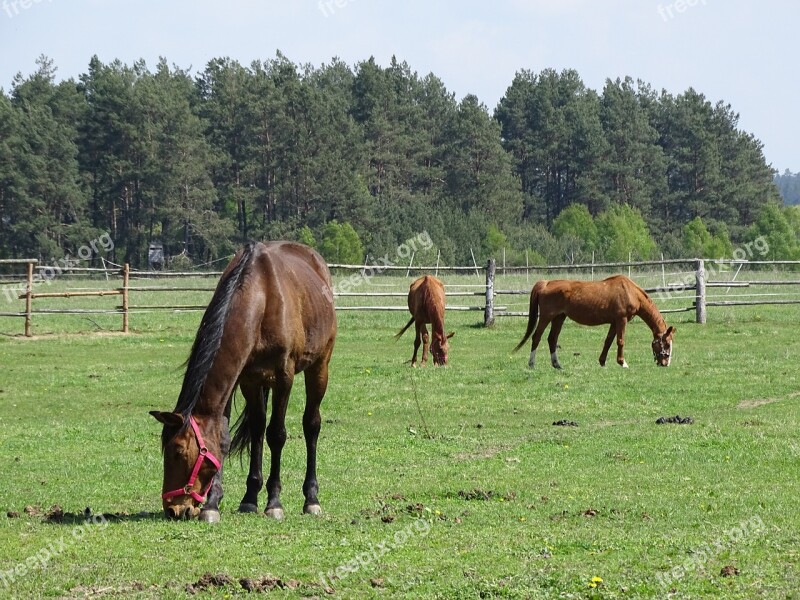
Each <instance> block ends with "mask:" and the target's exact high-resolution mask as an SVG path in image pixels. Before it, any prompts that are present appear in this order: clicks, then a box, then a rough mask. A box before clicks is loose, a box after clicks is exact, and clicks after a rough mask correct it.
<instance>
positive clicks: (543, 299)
mask: <svg viewBox="0 0 800 600" xmlns="http://www.w3.org/2000/svg"><path fill="white" fill-rule="evenodd" d="M639 292H641V288H639V287H638V286H637V285H636V284H635V283H633V282H632V281H631V280H630V279H628V278H627V277H625V276H623V275H615V276H612V277H608V278H606V279H604V280H602V281H576V280H568V279H560V280H552V281H546V282H543V285H542V286H541V288H540V290H539V307H540V310H541V311H542V313H543V314H546V313H549V314H551V315H553V316H555V315H558V314H565V315H566V316H567V317H569V318H570V319H572V320H573V321H575V322H577V323H580V324H582V325H602V324H605V323H611V322H613V321H614V320H616V319H619V318H622V317H625V318H627V319H630V318H631V317H633V316H634V315H635V314H636V312H637V311H638V310H639V305H640V296H639Z"/></svg>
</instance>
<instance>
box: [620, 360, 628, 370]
mask: <svg viewBox="0 0 800 600" xmlns="http://www.w3.org/2000/svg"><path fill="white" fill-rule="evenodd" d="M621 366H622V368H623V369H627V368H628V363H626V362H625V361H622V365H621Z"/></svg>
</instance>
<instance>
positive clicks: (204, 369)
mask: <svg viewBox="0 0 800 600" xmlns="http://www.w3.org/2000/svg"><path fill="white" fill-rule="evenodd" d="M254 250H255V242H250V243H249V244H247V245H246V246H245V247H244V249H243V250H242V254H241V256H240V257H239V262H238V263H237V264H236V265H235V266H234V267H233V269H231V270H230V272H229V273H228V274H227V275H226V276H224V277H223V279H221V280H220V282H219V284H217V289H216V290H215V291H214V297H213V298H212V299H211V303H210V304H209V305H208V307H207V308H206V312H205V313H204V314H203V320H202V321H201V322H200V327H199V328H198V330H197V336H196V337H195V339H194V344H192V351H191V353H190V354H189V358H188V360H187V361H186V373H185V375H184V376H183V385H182V386H181V393H180V394H179V395H178V403H177V404H176V405H175V410H174V412H176V413H181V414H182V415H183V417H184V425H188V422H189V416H190V415H191V414H192V412H193V411H194V409H195V407H196V406H197V403H198V401H199V400H200V394H201V392H202V391H203V386H204V385H205V383H206V378H207V377H208V372H209V371H210V370H211V365H212V364H213V363H214V359H215V358H216V356H217V352H218V351H219V347H220V343H221V342H222V332H223V330H224V328H225V322H226V321H227V320H228V313H229V312H230V306H231V300H232V299H233V297H234V296H235V295H236V292H237V291H238V290H239V288H240V287H241V284H242V282H243V281H244V279H245V276H246V275H247V273H248V267H249V265H250V263H251V262H252V259H253V253H254Z"/></svg>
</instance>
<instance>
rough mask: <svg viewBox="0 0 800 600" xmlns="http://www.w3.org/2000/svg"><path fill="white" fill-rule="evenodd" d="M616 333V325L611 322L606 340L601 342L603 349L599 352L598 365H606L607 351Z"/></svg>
mask: <svg viewBox="0 0 800 600" xmlns="http://www.w3.org/2000/svg"><path fill="white" fill-rule="evenodd" d="M615 335H617V325H616V324H615V323H612V324H611V326H610V327H609V328H608V335H607V336H606V341H605V342H603V351H602V352H601V353H600V366H601V367H605V366H606V359H607V358H608V351H609V350H610V349H611V342H613V341H614V336H615Z"/></svg>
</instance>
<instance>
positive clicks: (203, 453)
mask: <svg viewBox="0 0 800 600" xmlns="http://www.w3.org/2000/svg"><path fill="white" fill-rule="evenodd" d="M189 423H190V424H191V426H192V429H193V430H194V435H195V436H196V437H197V445H198V446H199V447H200V454H198V455H197V460H196V461H195V463H194V469H192V474H191V475H189V482H188V483H187V484H186V485H185V486H183V487H182V488H178V489H177V490H172V491H171V492H164V493H163V494H161V497H162V498H163V499H164V500H167V499H168V498H174V497H175V496H191V497H192V498H194V499H195V500H196V501H197V502H199V503H200V504H203V503H204V502H205V501H206V496H207V495H208V490H210V489H211V484H212V483H214V479H213V478H212V479H211V481H209V482H208V485H207V486H206V489H205V490H203V495H202V496H201V495H200V494H198V493H197V492H195V491H194V490H192V488H193V487H194V482H195V481H196V480H197V474H198V473H199V472H200V467H201V466H202V464H203V461H204V460H205V459H208V460H209V461H211V464H213V465H214V466H215V467H216V468H217V471H219V470H220V469H221V468H222V464H221V463H220V461H219V460H218V459H217V457H216V456H214V455H213V454H211V452H209V451H208V448H206V443H205V442H204V441H203V436H202V435H200V428H199V427H198V426H197V421H195V420H194V417H189Z"/></svg>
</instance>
